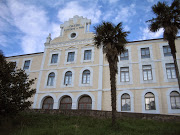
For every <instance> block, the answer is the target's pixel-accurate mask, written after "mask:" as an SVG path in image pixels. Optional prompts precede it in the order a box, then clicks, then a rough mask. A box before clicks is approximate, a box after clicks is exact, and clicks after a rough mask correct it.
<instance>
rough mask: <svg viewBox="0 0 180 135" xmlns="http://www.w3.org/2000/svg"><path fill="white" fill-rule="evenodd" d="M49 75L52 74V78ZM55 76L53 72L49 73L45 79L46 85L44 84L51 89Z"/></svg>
mask: <svg viewBox="0 0 180 135" xmlns="http://www.w3.org/2000/svg"><path fill="white" fill-rule="evenodd" d="M51 74H54V76H50V75H51ZM55 76H56V74H55V73H54V72H51V73H49V75H48V79H47V84H46V85H47V87H53V86H54V84H55ZM52 77H53V79H52Z"/></svg>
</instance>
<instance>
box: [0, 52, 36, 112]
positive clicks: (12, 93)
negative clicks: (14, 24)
mask: <svg viewBox="0 0 180 135" xmlns="http://www.w3.org/2000/svg"><path fill="white" fill-rule="evenodd" d="M34 81H35V79H31V80H30V79H29V78H28V75H27V74H26V73H25V72H24V70H21V69H15V64H14V63H13V62H7V61H6V60H5V57H4V55H3V53H2V51H1V50H0V115H11V114H13V115H14V114H16V113H18V112H19V111H22V110H24V109H26V108H28V107H30V106H31V104H32V102H30V101H28V98H30V97H31V96H32V95H33V94H34V93H35V89H31V87H30V86H31V85H32V84H33V83H34Z"/></svg>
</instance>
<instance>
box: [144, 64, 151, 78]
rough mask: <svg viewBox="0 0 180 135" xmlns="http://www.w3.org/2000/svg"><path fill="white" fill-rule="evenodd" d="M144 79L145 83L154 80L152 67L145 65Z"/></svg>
mask: <svg viewBox="0 0 180 135" xmlns="http://www.w3.org/2000/svg"><path fill="white" fill-rule="evenodd" d="M142 69H143V79H144V81H147V80H152V68H151V65H143V66H142Z"/></svg>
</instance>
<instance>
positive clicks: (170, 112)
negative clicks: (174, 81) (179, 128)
mask: <svg viewBox="0 0 180 135" xmlns="http://www.w3.org/2000/svg"><path fill="white" fill-rule="evenodd" d="M173 91H175V92H177V93H179V94H180V92H179V89H178V88H177V87H176V88H175V87H174V88H169V89H168V90H167V91H166V99H167V106H168V113H169V114H178V113H180V109H172V108H171V98H170V94H171V92H173Z"/></svg>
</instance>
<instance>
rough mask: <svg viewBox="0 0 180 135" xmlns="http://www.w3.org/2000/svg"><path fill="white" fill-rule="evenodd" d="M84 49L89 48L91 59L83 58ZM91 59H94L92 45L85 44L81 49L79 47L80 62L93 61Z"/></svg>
mask: <svg viewBox="0 0 180 135" xmlns="http://www.w3.org/2000/svg"><path fill="white" fill-rule="evenodd" d="M86 50H91V59H90V60H85V59H84V55H85V51H86ZM93 61H94V47H92V46H91V45H87V46H84V47H82V49H81V63H85V62H93Z"/></svg>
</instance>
